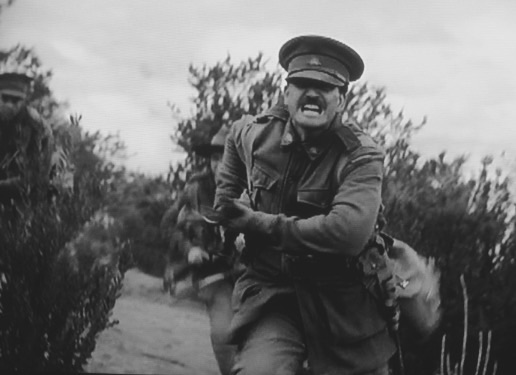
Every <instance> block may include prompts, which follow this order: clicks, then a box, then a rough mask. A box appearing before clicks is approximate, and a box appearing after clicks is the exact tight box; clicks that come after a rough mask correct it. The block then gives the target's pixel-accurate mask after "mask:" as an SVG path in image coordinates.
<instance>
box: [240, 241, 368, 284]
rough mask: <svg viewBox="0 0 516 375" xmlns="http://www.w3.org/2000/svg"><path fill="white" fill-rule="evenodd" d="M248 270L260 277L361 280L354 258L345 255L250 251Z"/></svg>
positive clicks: (264, 250) (267, 250)
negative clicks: (261, 275) (251, 269)
mask: <svg viewBox="0 0 516 375" xmlns="http://www.w3.org/2000/svg"><path fill="white" fill-rule="evenodd" d="M249 266H250V267H252V268H254V269H255V270H257V271H259V272H262V273H266V274H270V275H273V276H288V277H290V278H293V279H297V280H303V279H306V280H313V281H323V282H324V281H356V280H360V279H361V276H362V272H361V269H360V267H359V265H358V262H357V258H356V257H350V256H346V255H333V254H289V253H283V252H280V251H275V250H269V249H252V250H251V254H249Z"/></svg>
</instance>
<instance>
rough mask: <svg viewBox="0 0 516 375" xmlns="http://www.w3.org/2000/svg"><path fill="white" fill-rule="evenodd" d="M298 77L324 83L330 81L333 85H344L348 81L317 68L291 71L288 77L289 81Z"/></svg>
mask: <svg viewBox="0 0 516 375" xmlns="http://www.w3.org/2000/svg"><path fill="white" fill-rule="evenodd" d="M296 78H305V79H313V80H314V81H321V82H324V83H328V84H330V85H333V86H338V87H340V86H344V85H345V84H346V83H345V82H343V81H342V80H340V79H338V78H336V77H334V76H332V75H330V74H328V73H324V72H320V71H317V70H302V71H300V72H294V73H290V74H289V75H288V77H287V82H288V81H290V80H291V79H296Z"/></svg>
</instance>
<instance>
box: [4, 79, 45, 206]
mask: <svg viewBox="0 0 516 375" xmlns="http://www.w3.org/2000/svg"><path fill="white" fill-rule="evenodd" d="M31 81H32V80H31V78H29V77H28V76H26V75H24V74H19V73H3V74H0V205H2V206H3V207H4V209H5V210H7V211H9V210H11V211H12V212H14V211H13V210H14V209H15V206H17V207H20V205H22V204H23V205H25V204H28V203H34V202H36V201H37V200H38V199H44V198H46V196H47V193H48V190H47V189H48V183H49V175H50V166H51V155H52V147H53V137H52V130H51V128H50V126H49V125H48V124H47V123H46V122H45V121H44V120H43V119H42V118H41V116H40V115H39V114H38V112H37V111H36V110H35V109H34V108H32V107H30V106H29V105H28V102H27V98H28V94H29V91H30V84H31Z"/></svg>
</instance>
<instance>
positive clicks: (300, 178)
mask: <svg viewBox="0 0 516 375" xmlns="http://www.w3.org/2000/svg"><path fill="white" fill-rule="evenodd" d="M383 160H384V154H383V151H382V150H381V149H379V147H378V146H377V145H376V144H375V143H374V142H373V141H372V139H371V138H370V137H369V136H367V135H366V134H364V133H363V132H361V131H360V130H359V129H358V127H356V126H355V125H352V124H343V123H342V122H341V121H340V119H336V120H335V121H334V122H333V124H332V125H331V126H330V128H329V129H328V130H327V131H326V132H325V133H324V134H322V135H321V136H320V137H318V138H317V139H316V140H314V141H313V142H310V143H302V142H301V141H300V140H299V139H298V137H297V133H296V132H295V130H294V128H293V125H292V123H291V122H290V121H289V119H288V112H286V109H285V108H284V107H273V108H272V109H271V110H269V111H268V112H266V113H264V114H263V115H260V116H257V117H255V118H252V119H251V118H245V119H243V120H241V121H239V122H236V123H235V124H234V126H233V127H232V129H231V132H230V135H229V136H228V139H227V141H226V147H225V152H224V158H223V163H222V167H221V168H220V170H219V175H218V180H217V191H216V196H215V206H217V202H218V200H219V199H220V198H221V197H222V196H224V197H229V198H238V197H239V196H240V194H241V192H242V191H243V190H245V189H247V191H248V194H249V198H250V201H251V205H252V208H253V209H254V210H256V211H259V212H261V213H260V214H259V215H260V218H261V220H260V221H259V223H258V225H255V227H254V228H253V230H252V231H251V232H249V233H246V236H245V239H246V249H245V252H246V254H244V255H243V259H246V261H247V269H246V272H245V273H244V274H243V275H242V277H241V278H240V279H239V280H238V281H237V284H236V286H235V291H234V295H233V303H234V308H235V317H234V320H233V323H232V328H233V338H234V340H235V341H237V342H238V341H239V340H241V338H242V337H243V336H242V335H244V334H245V332H246V329H247V328H248V327H250V325H252V323H253V322H254V321H255V320H256V319H259V317H260V314H261V313H262V311H263V309H264V308H267V306H269V307H270V306H271V305H272V306H273V305H274V301H275V299H277V298H279V297H281V296H283V295H295V296H296V298H297V301H298V305H299V309H300V315H301V318H302V325H303V331H304V334H305V337H306V338H307V340H306V343H307V349H308V355H309V360H310V364H311V366H312V368H313V370H314V371H315V373H321V374H323V373H324V374H333V373H346V374H348V373H349V374H355V373H361V372H364V371H368V370H370V369H375V368H377V367H378V366H380V365H383V364H385V363H386V362H387V360H388V359H389V358H390V357H391V356H392V354H393V353H394V351H395V346H394V344H393V341H392V340H391V338H390V336H389V334H388V331H387V326H386V322H385V320H384V319H383V317H381V316H380V313H379V310H378V308H377V305H376V303H377V302H376V300H375V299H374V297H373V296H372V295H371V294H370V292H368V291H367V290H366V288H365V287H364V285H363V283H362V280H361V279H360V273H359V272H357V270H356V268H354V267H352V265H353V264H354V262H353V260H354V259H355V258H354V257H355V256H356V255H357V254H359V253H360V252H361V250H363V248H364V246H365V245H366V243H367V242H368V240H369V239H370V237H371V235H372V234H373V231H374V226H375V223H376V218H377V214H378V210H379V207H380V204H381V183H382V175H383Z"/></svg>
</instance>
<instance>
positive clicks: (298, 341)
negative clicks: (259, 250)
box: [232, 296, 389, 375]
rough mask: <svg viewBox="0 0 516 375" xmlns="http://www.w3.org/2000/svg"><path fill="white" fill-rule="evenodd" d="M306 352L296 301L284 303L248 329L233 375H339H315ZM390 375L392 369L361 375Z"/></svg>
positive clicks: (284, 299) (236, 358) (360, 374)
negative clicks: (307, 361) (310, 367)
mask: <svg viewBox="0 0 516 375" xmlns="http://www.w3.org/2000/svg"><path fill="white" fill-rule="evenodd" d="M306 358H307V351H306V345H305V337H304V335H303V330H302V325H301V316H300V314H299V311H298V309H297V304H296V301H295V298H294V297H290V296H288V297H285V298H283V297H282V300H280V301H278V302H277V303H275V304H274V306H273V307H271V308H269V309H267V310H266V311H265V313H264V314H263V316H262V317H261V318H260V319H258V320H257V321H256V322H255V323H254V324H253V326H252V327H250V328H249V330H248V333H247V335H246V336H245V338H244V340H243V341H242V343H241V344H240V345H239V346H238V348H237V353H236V357H235V365H234V367H233V371H232V374H233V375H337V373H333V372H332V373H331V374H330V373H326V374H314V373H312V372H311V371H310V369H309V364H308V366H307V365H306ZM340 374H342V375H389V366H388V364H387V363H386V364H385V365H382V366H380V367H379V368H377V369H374V370H372V371H367V372H361V373H359V374H357V373H353V374H348V373H339V375H340Z"/></svg>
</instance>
